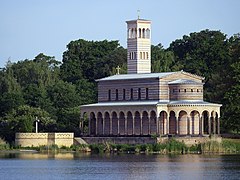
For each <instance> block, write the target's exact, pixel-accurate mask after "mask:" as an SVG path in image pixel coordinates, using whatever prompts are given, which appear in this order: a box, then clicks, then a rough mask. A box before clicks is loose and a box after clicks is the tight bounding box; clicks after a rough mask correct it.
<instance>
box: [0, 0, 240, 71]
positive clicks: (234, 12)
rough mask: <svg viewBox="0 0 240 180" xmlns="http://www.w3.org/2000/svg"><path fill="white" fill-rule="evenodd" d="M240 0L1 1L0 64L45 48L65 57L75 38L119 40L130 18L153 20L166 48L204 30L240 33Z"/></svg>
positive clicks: (156, 36)
mask: <svg viewBox="0 0 240 180" xmlns="http://www.w3.org/2000/svg"><path fill="white" fill-rule="evenodd" d="M239 7H240V0H0V68H2V67H4V66H5V65H6V62H7V61H8V60H11V61H12V62H16V61H20V60H24V59H34V57H36V56H37V55H38V54H39V53H44V54H45V55H48V56H55V58H56V59H57V60H59V61H61V60H62V54H63V52H64V51H66V46H67V44H68V43H69V42H70V41H74V40H78V39H85V40H94V41H99V40H105V39H107V40H109V41H110V40H119V42H120V45H121V46H123V47H125V48H126V37H127V30H126V23H125V21H127V20H133V19H137V17H138V13H137V11H138V10H140V13H139V14H140V18H142V19H148V20H151V21H152V31H151V37H152V39H151V40H152V44H153V45H157V44H159V43H161V44H162V45H163V46H164V47H165V48H167V47H169V45H170V43H171V42H172V41H174V40H176V39H180V38H182V36H183V35H189V34H190V33H191V32H199V31H201V30H204V29H210V30H220V31H221V32H222V33H224V34H227V35H228V37H230V36H232V35H233V34H236V33H239V32H240V10H239Z"/></svg>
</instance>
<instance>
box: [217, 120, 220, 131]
mask: <svg viewBox="0 0 240 180" xmlns="http://www.w3.org/2000/svg"><path fill="white" fill-rule="evenodd" d="M217 121H218V132H217V133H218V135H220V118H217Z"/></svg>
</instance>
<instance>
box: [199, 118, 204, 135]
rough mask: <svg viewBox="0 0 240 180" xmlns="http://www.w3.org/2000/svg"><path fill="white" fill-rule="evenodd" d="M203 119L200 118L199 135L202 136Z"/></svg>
mask: <svg viewBox="0 0 240 180" xmlns="http://www.w3.org/2000/svg"><path fill="white" fill-rule="evenodd" d="M202 119H203V118H202V117H199V135H202Z"/></svg>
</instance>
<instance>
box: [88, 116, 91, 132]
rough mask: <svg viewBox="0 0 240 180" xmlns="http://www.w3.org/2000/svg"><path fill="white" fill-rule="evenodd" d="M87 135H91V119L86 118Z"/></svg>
mask: <svg viewBox="0 0 240 180" xmlns="http://www.w3.org/2000/svg"><path fill="white" fill-rule="evenodd" d="M88 135H91V119H90V117H88Z"/></svg>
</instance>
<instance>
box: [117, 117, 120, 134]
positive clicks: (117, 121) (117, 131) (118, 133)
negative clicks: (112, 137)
mask: <svg viewBox="0 0 240 180" xmlns="http://www.w3.org/2000/svg"><path fill="white" fill-rule="evenodd" d="M119 119H120V116H118V117H117V135H119V134H120V132H119Z"/></svg>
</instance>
